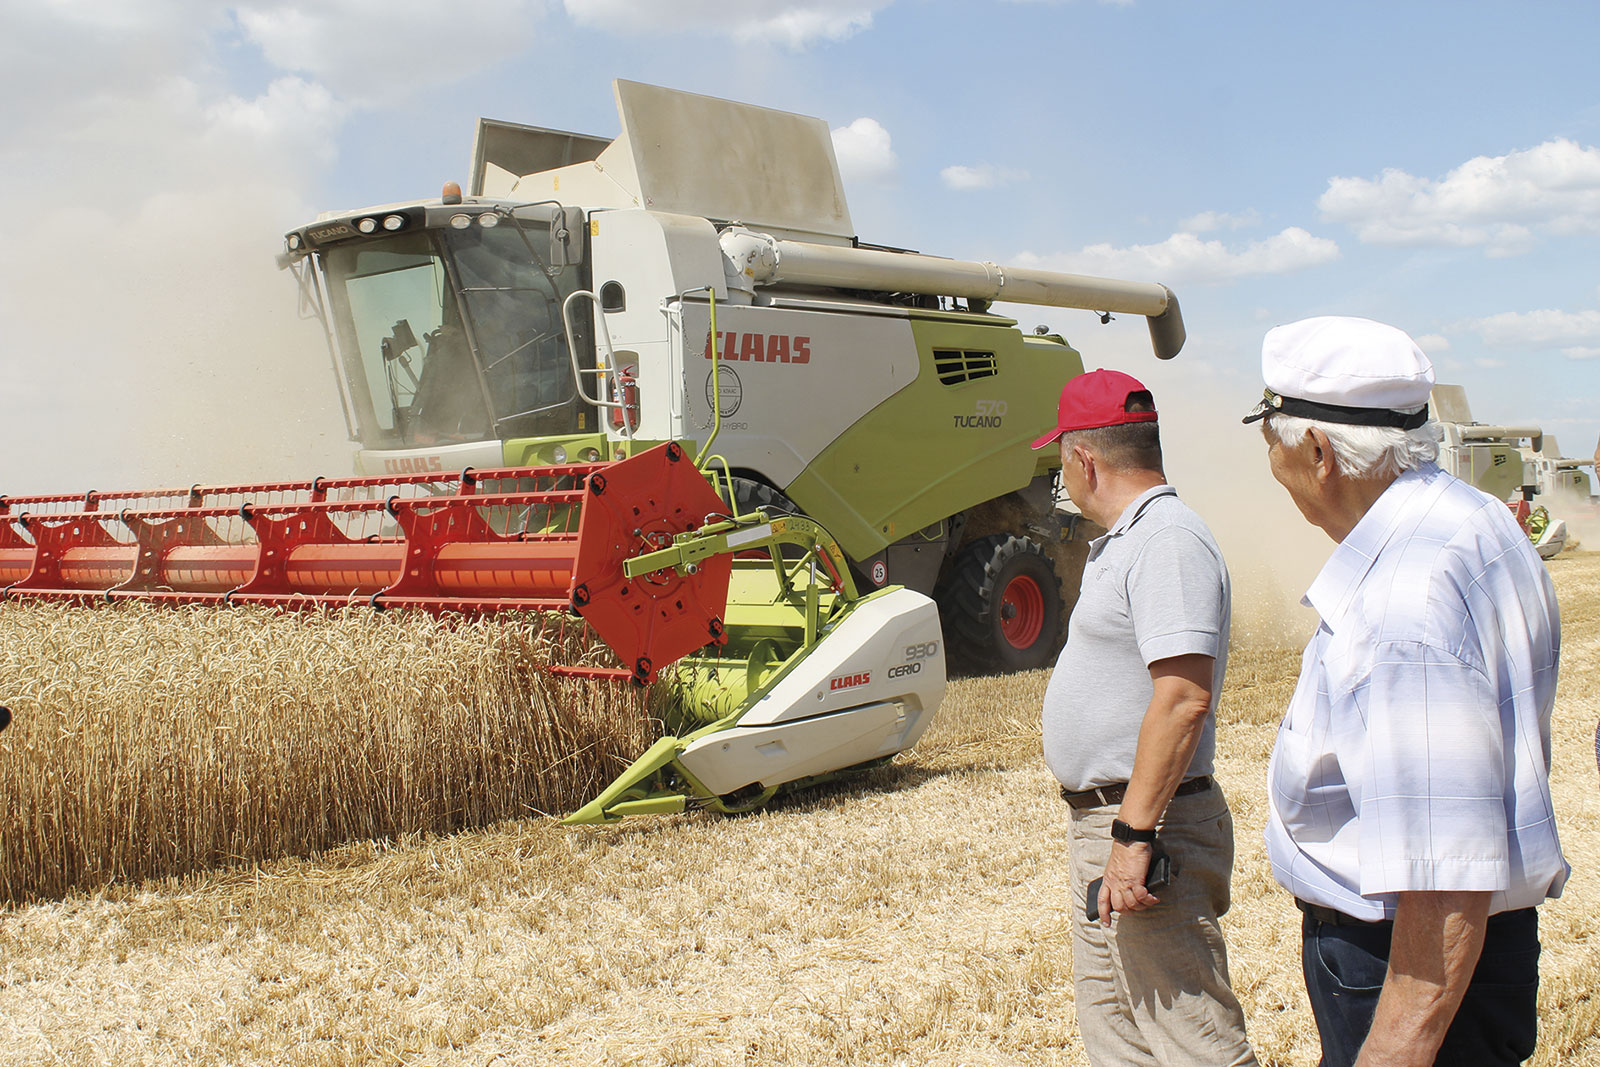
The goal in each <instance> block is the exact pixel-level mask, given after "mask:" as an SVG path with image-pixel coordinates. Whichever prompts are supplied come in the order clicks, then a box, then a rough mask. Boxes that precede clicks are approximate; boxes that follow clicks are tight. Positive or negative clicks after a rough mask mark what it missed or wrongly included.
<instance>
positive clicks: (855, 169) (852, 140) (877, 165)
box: [833, 116, 900, 182]
mask: <svg viewBox="0 0 1600 1067" xmlns="http://www.w3.org/2000/svg"><path fill="white" fill-rule="evenodd" d="M833 153H834V155H835V156H836V157H838V160H839V173H840V174H841V175H842V176H843V177H844V180H845V181H846V182H849V181H852V180H855V181H863V182H884V181H888V180H889V179H890V178H891V177H893V176H894V171H895V167H896V166H898V165H899V162H900V161H899V160H898V159H897V158H895V154H894V146H893V144H892V143H891V142H890V137H889V131H888V130H886V129H884V128H883V126H882V125H880V124H879V123H878V120H876V119H872V118H866V117H865V116H863V117H862V118H859V119H856V120H855V121H854V122H852V123H850V125H848V126H841V127H839V128H838V129H836V130H834V131H833Z"/></svg>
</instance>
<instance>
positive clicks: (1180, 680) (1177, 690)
mask: <svg viewBox="0 0 1600 1067" xmlns="http://www.w3.org/2000/svg"><path fill="white" fill-rule="evenodd" d="M1051 444H1057V445H1058V447H1059V448H1060V449H1061V481H1062V484H1063V485H1064V486H1065V487H1066V490H1067V493H1068V495H1069V496H1071V498H1072V502H1073V503H1074V504H1076V505H1077V507H1078V510H1079V511H1081V512H1082V513H1083V514H1084V516H1085V517H1087V518H1088V519H1090V520H1091V521H1092V522H1095V523H1097V524H1098V525H1100V526H1103V527H1105V529H1106V531H1107V532H1106V533H1105V535H1104V536H1102V537H1099V538H1097V539H1095V540H1094V541H1092V542H1090V545H1089V558H1088V563H1087V565H1086V566H1085V568H1084V573H1083V585H1082V590H1081V592H1080V594H1079V598H1078V603H1077V606H1076V607H1075V608H1074V609H1073V611H1072V619H1071V621H1070V623H1069V625H1068V627H1067V643H1066V646H1065V647H1064V648H1063V649H1062V650H1061V657H1060V659H1059V660H1057V662H1056V668H1055V672H1054V673H1053V674H1052V675H1051V677H1050V685H1049V688H1048V689H1047V690H1046V692H1045V698H1044V711H1043V723H1044V755H1045V762H1046V763H1047V764H1048V765H1049V767H1050V771H1051V773H1052V774H1054V775H1055V777H1056V779H1057V780H1058V781H1059V782H1060V783H1061V795H1062V797H1063V798H1064V799H1065V800H1066V802H1067V805H1068V807H1069V811H1070V818H1071V836H1070V841H1071V885H1072V894H1073V951H1072V964H1073V984H1074V991H1075V1003H1076V1006H1077V1013H1078V1029H1079V1032H1080V1034H1081V1035H1082V1037H1083V1044H1084V1049H1085V1051H1087V1052H1088V1054H1089V1060H1090V1062H1091V1063H1094V1064H1096V1065H1111V1064H1116V1065H1127V1064H1164V1065H1169V1064H1213V1065H1218V1067H1223V1065H1238V1064H1253V1063H1255V1062H1256V1060H1255V1056H1254V1054H1253V1053H1252V1052H1251V1051H1250V1044H1249V1041H1248V1040H1247V1039H1246V1037H1245V1028H1244V1013H1243V1011H1241V1010H1240V1007H1239V1001H1238V999H1237V998H1236V997H1235V996H1234V995H1233V989H1232V987H1231V985H1230V983H1229V980H1228V957H1227V946H1226V944H1225V943H1224V941H1223V938H1222V930H1221V927H1220V924H1219V923H1218V917H1219V916H1221V915H1222V914H1223V913H1224V912H1226V911H1227V910H1228V904H1229V878H1230V876H1231V873H1232V869H1233V818H1232V816H1231V815H1230V813H1229V811H1228V804H1227V800H1226V798H1225V797H1224V796H1223V795H1222V789H1221V788H1220V787H1219V786H1218V785H1217V784H1216V782H1215V781H1214V780H1213V779H1212V777H1211V770H1212V760H1213V754H1214V751H1215V748H1216V731H1215V716H1214V715H1213V712H1214V709H1215V706H1216V698H1217V695H1218V694H1219V693H1220V692H1221V691H1222V675H1223V671H1224V670H1225V669H1226V666H1227V658H1228V625H1229V615H1230V612H1231V594H1230V590H1229V584H1228V569H1227V565H1226V564H1225V563H1224V562H1223V559H1222V553H1221V551H1220V550H1219V549H1218V548H1217V544H1216V541H1215V540H1214V539H1213V538H1212V536H1211V531H1210V530H1209V529H1207V528H1206V525H1205V523H1204V522H1202V521H1201V520H1200V517H1199V516H1197V515H1196V514H1195V513H1194V512H1193V511H1191V510H1189V508H1188V507H1187V506H1186V505H1185V504H1183V502H1182V501H1180V500H1179V499H1178V497H1177V493H1176V491H1175V490H1174V489H1173V488H1172V486H1170V485H1168V484H1167V480H1166V475H1165V474H1164V472H1163V468H1162V461H1161V438H1160V432H1159V430H1158V427H1157V416H1156V409H1155V403H1154V401H1153V400H1152V399H1151V396H1150V392H1149V390H1147V389H1145V387H1144V386H1143V385H1141V384H1140V383H1139V382H1138V381H1137V380H1136V379H1134V378H1132V377H1130V376H1128V375H1126V374H1123V373H1121V372H1119V371H1113V370H1098V371H1092V372H1090V373H1088V374H1083V375H1079V376H1078V377H1077V378H1074V379H1073V380H1072V381H1070V382H1068V383H1067V386H1066V388H1065V389H1063V390H1062V391H1061V403H1060V406H1059V408H1058V412H1057V420H1056V427H1055V429H1053V430H1051V431H1050V432H1049V433H1047V434H1045V435H1044V436H1043V437H1041V438H1039V440H1038V441H1036V442H1034V446H1033V447H1034V448H1044V447H1046V446H1048V445H1051ZM1113 917H1115V922H1113Z"/></svg>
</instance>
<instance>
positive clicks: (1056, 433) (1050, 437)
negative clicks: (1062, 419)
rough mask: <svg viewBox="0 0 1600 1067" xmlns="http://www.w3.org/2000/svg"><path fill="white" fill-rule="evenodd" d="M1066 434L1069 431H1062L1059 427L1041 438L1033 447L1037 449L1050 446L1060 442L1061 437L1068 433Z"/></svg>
mask: <svg viewBox="0 0 1600 1067" xmlns="http://www.w3.org/2000/svg"><path fill="white" fill-rule="evenodd" d="M1066 432H1067V431H1065V430H1063V429H1061V428H1060V427H1057V428H1056V429H1054V430H1051V431H1050V432H1049V433H1047V434H1045V435H1044V436H1043V437H1041V438H1039V439H1038V440H1037V441H1035V442H1034V443H1033V447H1034V448H1035V449H1039V448H1043V447H1044V446H1045V445H1048V444H1050V443H1051V442H1052V441H1058V440H1060V438H1061V435H1062V434H1064V433H1066Z"/></svg>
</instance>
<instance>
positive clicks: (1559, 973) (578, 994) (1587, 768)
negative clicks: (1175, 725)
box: [0, 553, 1600, 1067]
mask: <svg viewBox="0 0 1600 1067" xmlns="http://www.w3.org/2000/svg"><path fill="white" fill-rule="evenodd" d="M1550 568H1551V572H1552V574H1553V575H1554V577H1555V579H1556V583H1557V588H1558V591H1559V592H1560V595H1561V600H1562V607H1563V616H1564V628H1563V638H1564V640H1563V670H1562V680H1561V686H1560V691H1559V696H1558V705H1557V709H1556V715H1555V745H1554V770H1553V781H1554V786H1555V793H1556V801H1557V812H1558V817H1559V819H1560V824H1561V833H1562V839H1563V844H1564V847H1565V849H1566V851H1567V854H1568V858H1569V859H1570V860H1571V861H1572V863H1573V867H1574V872H1573V876H1572V879H1571V880H1570V882H1569V883H1568V886H1567V890H1566V892H1565V894H1564V895H1563V897H1562V898H1561V899H1560V900H1558V901H1553V902H1550V903H1548V904H1546V905H1545V906H1544V907H1543V908H1542V909H1541V924H1542V935H1543V941H1544V947H1545V952H1544V956H1543V959H1542V961H1541V973H1542V980H1543V985H1542V990H1541V1007H1540V1014H1541V1034H1540V1051H1539V1053H1538V1055H1537V1057H1536V1059H1535V1060H1534V1061H1533V1062H1535V1063H1537V1064H1541V1065H1547V1064H1557V1063H1561V1064H1590V1065H1600V1037H1597V1036H1596V1030H1597V1028H1600V997H1596V996H1595V989H1596V984H1597V980H1600V919H1597V918H1596V915H1597V914H1600V874H1597V871H1596V865H1595V863H1594V860H1595V858H1596V857H1600V794H1597V783H1600V779H1597V774H1596V767H1595V759H1594V752H1593V741H1592V739H1593V731H1594V726H1595V722H1596V719H1597V717H1600V657H1597V652H1600V595H1597V593H1596V589H1597V584H1600V553H1569V554H1566V555H1564V556H1562V557H1559V558H1557V559H1555V560H1553V561H1551V564H1550ZM1297 666H1298V652H1297V650H1296V649H1293V648H1288V647H1271V646H1270V645H1269V644H1261V645H1258V646H1253V647H1247V648H1239V649H1236V650H1235V651H1234V653H1233V658H1232V661H1231V664H1230V669H1229V674H1228V684H1227V687H1226V689H1225V691H1224V694H1223V700H1222V704H1221V707H1220V711H1219V716H1220V723H1219V759H1218V764H1219V766H1218V777H1219V779H1220V780H1221V781H1222V783H1223V786H1224V788H1225V789H1226V790H1227V791H1228V794H1229V797H1230V799H1231V802H1232V805H1233V809H1234V815H1235V822H1236V827H1237V833H1238V854H1237V860H1236V869H1235V877H1234V908H1233V910H1232V912H1230V914H1229V916H1228V918H1227V920H1226V925H1227V930H1228V936H1229V942H1230V951H1231V957H1232V961H1233V972H1234V981H1235V986H1236V988H1237V989H1238V990H1239V993H1240V999H1241V1000H1242V1001H1243V1003H1244V1005H1245V1010H1246V1013H1247V1021H1248V1024H1249V1028H1250V1034H1251V1038H1252V1040H1253V1041H1254V1043H1255V1044H1256V1047H1257V1051H1258V1054H1259V1055H1260V1057H1261V1059H1262V1062H1263V1063H1266V1064H1280V1065H1294V1067H1309V1065H1311V1064H1314V1063H1315V1062H1316V1059H1317V1047H1316V1037H1315V1030H1314V1027H1313V1024H1312V1021H1311V1016H1310V1012H1309V1009H1308V1007H1307V1005H1306V1002H1305V997H1304V994H1303V992H1302V991H1301V987H1300V976H1299V958H1298V953H1299V939H1298V929H1299V913H1298V912H1296V911H1295V910H1294V908H1293V906H1292V904H1291V903H1290V902H1289V899H1288V897H1287V896H1286V895H1285V894H1283V893H1282V892H1281V891H1280V890H1278V889H1277V888H1276V887H1275V886H1274V885H1273V883H1272V881H1271V877H1270V873H1269V870H1268V867H1267V864H1266V857H1265V849H1264V847H1263V845H1262V843H1261V836H1260V834H1261V827H1262V823H1263V804H1264V789H1263V786H1264V782H1263V778H1264V773H1265V765H1266V757H1267V754H1268V752H1269V751H1270V748H1271V744H1272V738H1273V732H1274V726H1275V722H1276V719H1277V717H1278V715H1279V713H1280V712H1281V709H1282V707H1283V704H1284V702H1285V700H1286V699H1287V696H1288V694H1289V692H1290V691H1291V689H1292V687H1293V683H1294V674H1295V671H1296V669H1297ZM1046 677H1047V676H1046V674H1045V673H1044V672H1037V673H1033V674H1025V675H1015V676H1011V677H1004V678H979V679H964V680H961V681H959V682H956V683H954V684H952V686H951V689H950V693H949V696H948V698H947V701H946V705H945V707H944V708H943V710H942V711H941V714H940V717H939V718H938V719H937V720H936V722H935V724H934V726H933V727H932V728H931V729H930V731H929V734H928V735H927V737H926V738H925V739H924V740H923V742H922V744H921V745H919V747H918V748H917V749H916V750H914V751H913V752H911V753H908V754H906V755H904V756H902V757H900V758H898V759H897V760H896V761H895V763H894V764H893V765H891V766H889V767H887V768H883V769H881V770H879V771H876V772H874V773H873V774H872V775H870V776H867V777H864V778H861V779H857V780H854V781H852V782H849V783H847V784H844V785H835V786H831V787H827V788H822V789H816V790H811V791H807V792H803V793H800V794H797V795H795V796H793V797H790V798H788V799H786V800H784V801H782V802H780V803H778V804H776V805H774V806H773V807H772V808H771V809H769V810H767V811H765V812H762V813H760V814H757V815H753V816H746V817H741V818H716V817H708V816H705V815H686V816H674V817H667V818H653V819H639V820H634V821H630V822H625V823H622V824H619V825H616V826H606V827H592V828H583V829H579V830H568V829H563V828H561V827H560V826H558V825H556V824H555V823H554V822H553V820H551V819H548V818H538V817H534V818H520V819H513V820H508V821H505V822H502V823H498V824H495V825H492V826H490V827H488V828H486V829H480V830H470V831H464V832H458V833H454V834H448V835H442V834H427V835H412V836H406V837H402V838H399V839H394V840H389V841H372V842H366V843H359V844H353V845H346V846H342V847H337V848H333V849H330V850H327V851H325V852H322V853H321V854H320V855H319V856H317V857H315V858H302V859H287V860H281V861H277V862H272V863H258V864H254V865H248V866H236V867H233V868H230V869H226V870H223V871H211V872H209V873H207V872H198V873H194V874H190V875H187V876H184V877H182V878H169V879H165V880H155V881H147V882H144V883H142V884H113V885H110V886H108V887H105V888H102V889H100V890H97V891H95V892H92V893H77V894H73V895H70V896H68V897H66V898H65V899H63V900H60V901H56V902H44V903H34V904H25V905H24V904H14V905H10V906H6V907H4V908H0V1064H37V1063H63V1064H102V1063H103V1064H143V1063H151V1064H155V1063H161V1064H165V1063H181V1064H219V1065H220V1064H305V1065H312V1064H317V1065H321V1064H328V1065H333V1064H340V1065H342V1064H410V1065H423V1064H437V1065H455V1064H473V1065H478V1064H482V1065H487V1064H500V1065H522V1064H527V1065H533V1064H540V1065H543V1064H617V1065H624V1064H637V1065H652V1067H653V1065H658V1064H684V1065H691V1064H692V1065H708V1067H709V1065H755V1064H774V1065H776V1064H785V1065H787V1064H817V1063H830V1064H841V1065H856V1064H894V1065H899V1064H906V1065H912V1064H916V1065H921V1064H935V1065H957V1064H963V1065H964V1064H974V1065H991V1064H993V1065H998V1064H1041V1065H1043V1064H1064V1065H1076V1064H1082V1063H1084V1062H1085V1061H1084V1058H1083V1055H1082V1051H1081V1048H1080V1046H1079V1044H1078V1041H1077V1036H1076V1027H1075V1021H1074V1016H1073V1006H1072V991H1071V974H1070V950H1069V946H1068V943H1067V937H1068V931H1069V927H1068V911H1069V909H1070V908H1071V907H1072V901H1070V900H1068V899H1067V891H1066V885H1067V873H1066V865H1065V860H1064V857H1065V852H1066V832H1065V816H1064V814H1063V812H1062V811H1061V802H1060V800H1059V798H1057V797H1056V796H1055V795H1054V794H1053V791H1052V789H1051V783H1050V780H1049V776H1048V773H1047V772H1046V771H1045V770H1044V768H1043V766H1042V763H1041V760H1040V758H1039V752H1038V746H1039V739H1038V723H1037V714H1038V706H1039V701H1040V698H1041V696H1042V693H1043V689H1044V685H1045V681H1046ZM15 728H16V727H15V726H14V727H13V729H15ZM6 825H7V827H8V832H9V827H10V826H11V825H12V823H11V822H10V821H8V822H7V824H6Z"/></svg>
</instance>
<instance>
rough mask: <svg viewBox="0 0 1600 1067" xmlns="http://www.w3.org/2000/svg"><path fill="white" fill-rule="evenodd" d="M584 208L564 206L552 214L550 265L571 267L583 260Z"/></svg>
mask: <svg viewBox="0 0 1600 1067" xmlns="http://www.w3.org/2000/svg"><path fill="white" fill-rule="evenodd" d="M584 236H585V235H584V218H583V208H581V207H563V208H559V209H557V210H556V211H554V212H552V213H551V216H550V265H551V266H552V267H570V266H575V265H577V264H579V263H582V262H583V238H584Z"/></svg>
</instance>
